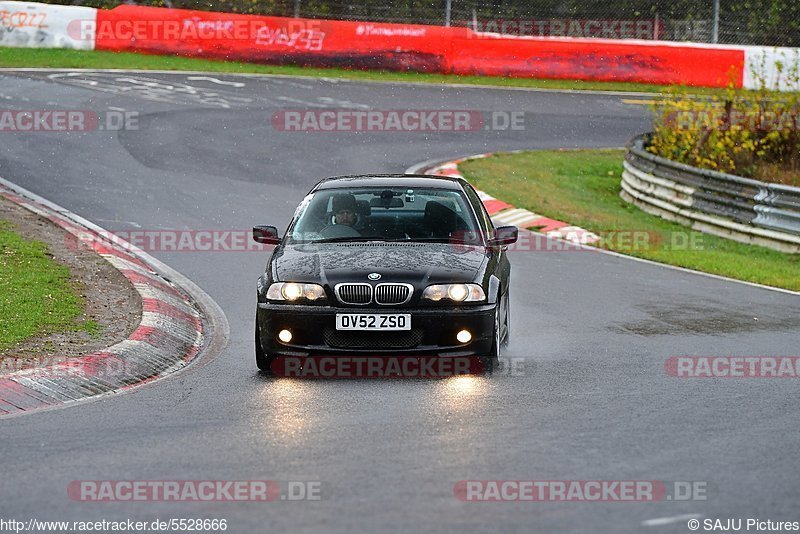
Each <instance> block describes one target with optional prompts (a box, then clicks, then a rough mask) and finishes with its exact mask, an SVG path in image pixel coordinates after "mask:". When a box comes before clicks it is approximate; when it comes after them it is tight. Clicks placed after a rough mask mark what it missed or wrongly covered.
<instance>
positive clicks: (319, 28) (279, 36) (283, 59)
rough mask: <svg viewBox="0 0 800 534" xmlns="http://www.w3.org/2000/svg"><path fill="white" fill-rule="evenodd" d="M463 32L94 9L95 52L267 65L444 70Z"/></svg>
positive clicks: (144, 9) (172, 11)
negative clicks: (455, 39)
mask: <svg viewBox="0 0 800 534" xmlns="http://www.w3.org/2000/svg"><path fill="white" fill-rule="evenodd" d="M131 21H137V22H138V28H130V22H131ZM131 30H133V31H131ZM466 31H467V30H466V29H460V30H457V29H453V28H441V27H438V26H420V25H393V24H373V23H357V22H341V21H330V20H311V19H289V18H280V17H256V16H250V15H235V14H227V13H212V12H205V11H188V10H180V9H163V8H150V7H137V6H120V7H117V8H115V9H113V10H98V12H97V38H96V48H97V49H98V50H115V51H134V52H147V53H155V54H176V55H184V56H199V57H211V58H218V59H228V60H240V61H250V62H258V63H270V64H295V65H304V66H325V67H345V68H354V69H387V70H410V71H417V72H446V71H447V69H448V67H447V57H448V55H449V45H450V43H451V42H452V37H453V35H455V34H459V33H461V34H466ZM176 33H177V34H178V35H179V37H178V38H175V37H174V36H175V34H176ZM131 34H134V35H131Z"/></svg>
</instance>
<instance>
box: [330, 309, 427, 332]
mask: <svg viewBox="0 0 800 534" xmlns="http://www.w3.org/2000/svg"><path fill="white" fill-rule="evenodd" d="M336 330H372V331H379V330H411V314H410V313H337V314H336Z"/></svg>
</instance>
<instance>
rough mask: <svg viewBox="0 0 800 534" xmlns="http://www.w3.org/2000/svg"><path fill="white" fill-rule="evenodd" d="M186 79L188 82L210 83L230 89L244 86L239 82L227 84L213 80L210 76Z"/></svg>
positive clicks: (227, 82) (223, 81)
mask: <svg viewBox="0 0 800 534" xmlns="http://www.w3.org/2000/svg"><path fill="white" fill-rule="evenodd" d="M186 79H187V80H189V81H190V82H211V83H216V84H219V85H230V86H231V87H244V86H245V84H243V83H241V82H229V81H226V80H220V79H219V78H213V77H211V76H188V77H187V78H186Z"/></svg>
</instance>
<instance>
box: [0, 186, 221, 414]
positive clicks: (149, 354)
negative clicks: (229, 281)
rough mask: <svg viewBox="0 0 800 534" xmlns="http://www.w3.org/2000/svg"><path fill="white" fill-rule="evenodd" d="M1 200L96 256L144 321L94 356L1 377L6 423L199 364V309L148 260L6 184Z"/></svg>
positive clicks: (0, 397) (0, 407) (201, 332)
mask: <svg viewBox="0 0 800 534" xmlns="http://www.w3.org/2000/svg"><path fill="white" fill-rule="evenodd" d="M0 196H2V197H3V198H6V199H8V200H10V201H11V202H14V203H15V204H18V205H20V206H22V207H24V208H27V209H28V210H30V211H32V212H34V213H36V214H38V215H40V216H41V217H44V218H46V219H48V220H50V221H52V222H53V223H55V224H57V225H58V226H60V227H61V228H63V229H64V230H66V231H67V232H69V234H71V235H72V236H73V237H74V238H75V243H76V245H77V246H83V247H88V248H91V249H93V250H94V251H95V252H97V253H98V254H99V255H100V256H102V257H103V258H105V259H106V260H107V261H108V262H109V263H110V264H111V265H112V266H114V267H115V268H116V269H117V270H119V271H120V273H122V275H123V276H125V278H127V279H128V280H130V282H131V283H132V284H133V287H134V288H135V289H136V291H137V292H138V293H139V294H140V295H141V297H142V320H141V323H140V324H139V326H138V328H137V329H136V330H135V331H134V332H133V333H132V334H131V335H130V337H129V338H128V339H126V340H123V341H121V342H120V343H117V344H116V345H113V346H111V347H109V348H107V349H105V350H102V351H99V352H95V353H93V354H89V355H86V356H81V357H74V358H68V359H66V360H64V361H60V362H58V363H53V364H51V365H47V366H45V367H32V368H27V369H20V370H16V371H14V372H12V373H9V374H5V375H2V376H0V417H3V416H9V415H16V414H20V413H24V412H30V411H34V410H40V409H46V408H53V407H56V406H59V405H63V404H66V403H72V402H76V401H80V400H84V399H88V398H92V397H96V396H98V395H105V394H112V393H116V392H120V391H124V390H128V389H130V388H132V387H134V386H137V385H141V384H144V383H146V382H149V381H151V380H154V379H156V378H159V377H162V376H164V375H167V374H169V373H172V372H174V371H177V370H179V369H181V368H183V367H184V366H186V365H188V363H189V362H191V361H192V360H193V359H195V358H196V357H197V355H198V353H199V352H200V349H201V347H202V346H203V342H204V322H203V319H202V317H201V313H200V311H199V309H198V306H196V304H195V303H194V302H193V300H191V299H190V298H189V296H187V293H186V292H184V291H183V290H182V289H181V288H179V287H178V286H177V285H176V284H174V283H172V282H170V281H169V280H168V279H167V278H165V277H164V276H162V275H161V274H159V273H158V272H157V268H156V267H155V266H154V265H150V264H149V262H148V261H147V259H146V258H143V257H142V255H136V254H134V252H133V251H132V250H128V249H127V248H125V246H124V244H122V243H114V242H111V241H109V240H107V239H105V238H103V237H102V235H101V233H99V232H97V231H96V230H94V229H92V228H90V227H88V226H86V225H82V224H80V223H79V222H78V221H76V220H74V219H71V218H69V217H67V216H66V215H65V214H63V213H60V212H59V211H58V210H55V209H53V208H52V207H50V206H47V205H45V204H43V203H41V202H38V201H36V200H33V199H31V198H27V197H24V196H22V195H20V194H18V193H17V192H15V191H14V190H13V189H11V188H10V187H7V186H5V185H3V184H0ZM225 326H227V324H226V325H225Z"/></svg>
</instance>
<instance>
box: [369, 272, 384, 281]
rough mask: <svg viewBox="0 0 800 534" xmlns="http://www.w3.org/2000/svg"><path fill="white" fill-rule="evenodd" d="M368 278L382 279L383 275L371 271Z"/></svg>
mask: <svg viewBox="0 0 800 534" xmlns="http://www.w3.org/2000/svg"><path fill="white" fill-rule="evenodd" d="M367 278H369V279H370V280H380V279H381V275H380V273H369V275H368V276H367Z"/></svg>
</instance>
